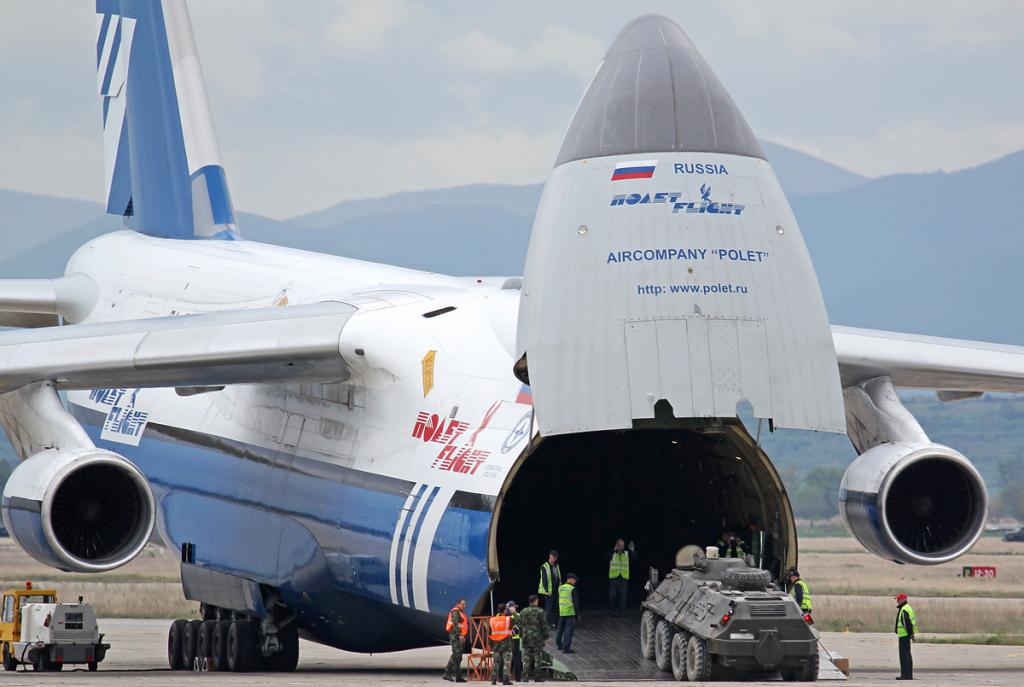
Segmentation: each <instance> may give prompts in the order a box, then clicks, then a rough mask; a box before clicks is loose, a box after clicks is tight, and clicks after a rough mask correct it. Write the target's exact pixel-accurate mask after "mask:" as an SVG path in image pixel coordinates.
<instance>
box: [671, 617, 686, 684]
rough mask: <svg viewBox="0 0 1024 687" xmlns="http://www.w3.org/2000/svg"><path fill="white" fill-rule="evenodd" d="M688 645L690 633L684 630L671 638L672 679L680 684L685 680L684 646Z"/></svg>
mask: <svg viewBox="0 0 1024 687" xmlns="http://www.w3.org/2000/svg"><path fill="white" fill-rule="evenodd" d="M689 643H690V633H689V632H687V631H686V630H680V631H679V632H676V634H675V636H674V637H672V677H674V678H675V679H677V680H679V681H680V682H683V681H684V680H686V645H687V644H689Z"/></svg>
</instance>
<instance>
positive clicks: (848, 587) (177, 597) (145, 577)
mask: <svg viewBox="0 0 1024 687" xmlns="http://www.w3.org/2000/svg"><path fill="white" fill-rule="evenodd" d="M801 541H802V546H801V550H800V568H801V573H802V574H803V577H804V580H806V581H807V583H808V584H809V585H810V587H811V593H812V595H813V599H814V618H815V621H816V622H817V624H818V627H819V628H820V629H822V630H836V631H843V630H850V631H854V632H856V631H860V632H890V631H892V626H893V622H894V621H895V617H896V606H895V602H894V601H893V598H892V597H893V596H895V595H896V594H897V593H898V592H905V593H906V594H908V595H909V596H910V599H911V603H912V604H913V605H914V609H915V610H916V611H917V615H918V619H919V622H920V623H921V629H922V631H923V632H927V633H956V634H962V635H975V636H977V637H976V639H974V640H972V641H975V642H978V643H987V642H1000V643H1007V642H1009V643H1015V642H1019V641H1021V635H1020V633H1021V628H1024V543H1008V542H1004V541H1001V540H999V539H996V538H983V539H981V540H980V541H979V542H978V544H977V545H976V546H975V547H974V549H973V550H972V551H971V552H970V553H968V554H967V555H965V556H963V557H962V558H960V559H959V560H957V561H955V562H953V563H947V564H945V565H937V566H906V565H896V564H895V563H891V562H889V561H883V560H880V559H878V558H876V557H875V556H873V555H871V554H869V553H865V552H864V550H863V549H862V548H861V547H860V545H859V544H858V543H857V542H856V541H854V540H853V539H851V538H849V537H814V538H810V537H809V538H805V539H803V540H801ZM965 565H993V566H996V570H997V577H996V578H995V579H994V580H993V579H975V578H964V577H960V576H959V575H960V571H961V568H962V567H963V566H965ZM27 579H30V580H32V581H33V584H35V585H36V586H43V585H47V586H50V585H52V586H54V587H56V588H57V589H58V591H59V593H60V594H61V596H62V598H65V599H74V598H76V597H77V596H79V595H82V596H84V597H85V598H86V599H87V600H89V601H90V602H92V603H93V604H95V606H96V610H97V612H98V613H99V614H100V616H101V617H108V618H109V617H120V618H183V617H195V616H196V615H197V611H198V605H197V604H195V603H193V602H190V601H186V600H185V598H184V596H182V592H181V585H180V583H179V579H178V561H177V556H175V555H172V554H167V553H164V552H162V550H161V549H159V548H157V547H149V548H147V549H146V550H145V551H144V552H143V553H142V555H140V556H139V557H138V558H137V559H136V560H134V561H132V562H131V563H129V564H128V565H126V566H124V567H123V568H119V569H118V570H115V571H113V572H109V573H102V574H99V575H80V574H75V573H61V572H57V571H54V570H53V569H51V568H47V567H46V566H44V565H41V564H39V563H36V562H35V561H34V560H32V559H31V558H29V557H28V556H26V555H25V554H24V553H22V552H21V550H20V549H18V547H17V546H16V545H15V544H14V543H13V542H12V541H11V540H10V539H0V585H2V586H3V588H7V587H10V586H18V585H21V584H24V581H25V580H27ZM989 637H996V638H997V639H986V638H989Z"/></svg>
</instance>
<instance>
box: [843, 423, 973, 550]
mask: <svg viewBox="0 0 1024 687" xmlns="http://www.w3.org/2000/svg"><path fill="white" fill-rule="evenodd" d="M987 511H988V493H987V491H986V489H985V483H984V481H983V480H982V478H981V475H980V474H978V471H977V469H976V468H975V467H974V465H972V464H971V462H970V461H969V460H967V458H965V457H964V456H963V455H961V454H960V453H958V452H957V451H954V450H953V449H951V448H949V447H948V446H942V445H941V444H932V443H884V444H879V445H877V446H875V447H874V448H871V449H869V450H867V451H865V452H864V453H862V454H861V455H860V456H859V457H858V458H857V459H856V460H855V461H853V463H852V464H851V465H850V467H849V468H848V469H847V471H846V474H845V475H844V476H843V482H842V486H841V487H840V490H839V512H840V513H842V515H843V520H844V521H845V522H846V527H847V529H848V530H849V531H850V533H851V534H853V536H854V537H856V538H857V540H858V541H859V542H860V543H861V544H863V545H864V547H865V548H867V549H868V550H870V551H871V552H873V553H875V554H877V555H878V556H881V557H882V558H887V559H889V560H892V561H895V562H897V563H913V564H917V565H935V564H938V563H945V562H947V561H951V560H953V559H954V558H956V557H957V556H960V555H961V554H963V553H965V552H966V551H967V550H968V549H970V548H971V546H973V545H974V542H976V541H977V540H978V537H979V536H981V532H982V530H983V528H984V526H985V519H986V516H987Z"/></svg>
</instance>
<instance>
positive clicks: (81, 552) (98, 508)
mask: <svg viewBox="0 0 1024 687" xmlns="http://www.w3.org/2000/svg"><path fill="white" fill-rule="evenodd" d="M3 519H4V524H5V525H6V526H7V530H8V532H10V534H11V536H12V537H13V538H14V539H15V541H17V542H18V544H19V545H20V546H21V547H22V548H23V549H25V551H27V552H28V553H29V555H31V556H32V557H33V558H35V559H36V560H37V561H39V562H40V563H43V564H45V565H49V566H51V567H54V568H59V569H60V570H66V571H69V572H103V571H105V570H112V569H114V568H117V567H119V566H122V565H124V564H125V563H128V562H129V561H131V560H132V559H133V558H135V557H136V556H137V555H138V554H139V552H140V551H142V549H143V547H145V545H146V542H148V541H149V538H150V536H151V535H152V533H153V526H154V524H155V522H156V507H155V502H154V499H153V492H152V491H151V490H150V487H149V483H148V482H147V481H146V478H145V477H144V476H143V474H142V473H141V472H140V471H139V469H138V468H137V467H135V466H134V465H133V464H132V463H131V462H130V461H128V460H127V459H126V458H124V457H122V456H119V455H118V454H116V453H111V452H110V451H104V450H101V449H96V448H80V449H73V450H58V449H48V450H45V451H41V452H39V453H37V454H35V455H33V456H31V457H30V458H28V459H27V460H25V461H24V462H23V463H21V464H20V465H19V466H18V467H17V468H16V469H15V470H14V472H13V473H12V474H11V476H10V479H8V481H7V486H6V487H5V488H4V495H3Z"/></svg>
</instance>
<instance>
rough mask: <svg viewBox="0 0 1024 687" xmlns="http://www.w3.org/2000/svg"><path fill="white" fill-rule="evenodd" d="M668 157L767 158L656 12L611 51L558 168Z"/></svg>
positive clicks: (701, 64) (711, 77) (707, 72)
mask: <svg viewBox="0 0 1024 687" xmlns="http://www.w3.org/2000/svg"><path fill="white" fill-rule="evenodd" d="M664 152H704V153H728V154H733V155H745V156H748V157H759V158H764V157H765V154H764V151H763V150H761V145H760V144H759V143H758V142H757V139H756V138H754V134H753V133H752V132H751V131H750V127H749V126H747V122H746V120H744V119H743V115H742V114H740V111H739V109H737V107H736V104H735V103H734V102H733V101H732V98H730V97H729V94H728V93H727V92H726V90H725V88H724V87H723V86H722V83H721V82H720V81H719V80H718V77H717V76H715V74H714V72H712V71H711V67H709V66H708V64H707V62H705V61H704V58H703V57H701V55H700V53H699V52H697V48H696V47H694V45H693V42H692V41H691V40H690V38H689V36H687V35H686V34H685V33H684V32H683V30H682V29H681V28H679V25H678V24H676V23H675V22H674V21H672V20H670V19H667V18H665V17H661V16H658V15H653V14H651V15H646V16H643V17H640V18H638V19H634V20H633V21H632V22H630V23H629V24H627V25H626V27H625V28H624V29H622V31H621V32H620V33H619V35H618V37H617V38H616V39H615V42H614V43H612V46H611V48H609V49H608V52H607V54H605V56H604V60H603V61H602V62H601V67H600V69H599V70H598V72H597V75H596V76H595V77H594V80H593V82H591V84H590V88H588V89H587V92H586V94H585V95H584V96H583V100H582V101H581V102H580V106H579V109H577V111H576V116H575V117H574V118H573V120H572V124H571V125H570V126H569V132H568V133H567V134H566V136H565V141H564V142H563V143H562V149H561V151H560V152H559V154H558V160H557V162H556V163H555V166H558V165H560V164H562V163H564V162H571V161H573V160H582V159H585V158H592V157H602V156H605V155H630V154H634V153H664Z"/></svg>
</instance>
